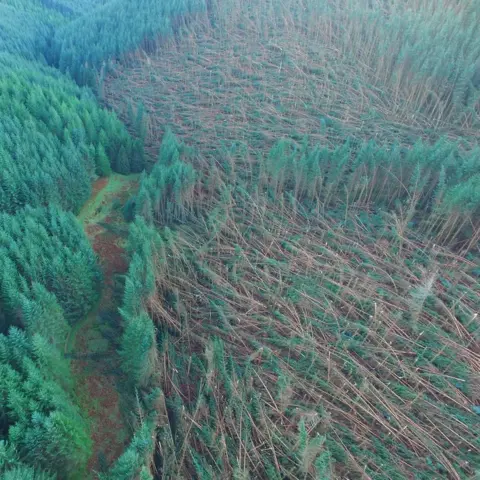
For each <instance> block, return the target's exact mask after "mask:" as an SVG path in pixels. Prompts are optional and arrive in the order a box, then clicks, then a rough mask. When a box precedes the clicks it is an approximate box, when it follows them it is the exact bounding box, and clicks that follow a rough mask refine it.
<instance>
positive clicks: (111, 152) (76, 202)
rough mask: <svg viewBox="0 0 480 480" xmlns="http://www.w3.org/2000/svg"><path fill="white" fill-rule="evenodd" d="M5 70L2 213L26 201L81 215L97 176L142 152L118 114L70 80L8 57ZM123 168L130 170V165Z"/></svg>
mask: <svg viewBox="0 0 480 480" xmlns="http://www.w3.org/2000/svg"><path fill="white" fill-rule="evenodd" d="M0 65H1V67H2V68H3V69H5V70H4V75H2V78H1V80H0V108H1V111H2V114H1V115H0V127H1V129H2V132H3V137H2V138H3V142H2V146H1V147H0V183H1V184H2V187H3V188H2V189H1V190H0V211H7V212H15V211H16V210H17V209H19V208H21V207H22V206H24V205H27V204H30V205H32V206H43V205H47V204H56V205H59V206H61V207H62V208H64V209H66V210H72V211H74V212H76V211H78V210H79V209H80V207H81V206H82V205H83V203H85V201H86V200H87V199H88V197H89V195H90V190H91V189H90V183H91V181H92V178H93V175H94V174H95V173H97V174H99V175H108V174H109V173H110V164H111V165H112V166H113V168H114V169H115V168H116V166H117V164H118V163H119V161H118V158H120V157H121V158H125V156H128V155H133V152H134V151H135V149H138V148H139V147H138V146H137V147H135V148H134V144H133V143H132V140H131V139H130V137H129V135H128V133H127V131H126V129H125V127H124V126H123V125H122V124H121V123H120V122H119V120H118V119H117V118H116V116H115V115H114V114H111V113H108V112H107V111H105V110H102V109H100V108H99V107H98V105H97V104H96V103H95V101H94V99H93V97H92V95H91V94H90V93H89V92H88V91H86V90H82V89H80V88H79V87H77V86H76V85H74V84H73V82H72V81H71V80H68V79H67V78H62V77H60V76H59V75H58V73H56V72H55V71H54V70H52V69H48V68H45V67H40V66H39V65H37V64H35V63H29V62H25V61H18V60H15V59H14V58H13V57H11V56H8V55H5V54H0ZM109 159H110V160H109ZM119 168H120V165H119ZM121 171H122V173H128V172H129V171H130V170H129V164H128V163H127V164H126V165H123V164H122V165H121Z"/></svg>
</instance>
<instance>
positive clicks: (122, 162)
mask: <svg viewBox="0 0 480 480" xmlns="http://www.w3.org/2000/svg"><path fill="white" fill-rule="evenodd" d="M115 171H116V172H118V173H121V174H123V175H128V174H129V173H130V160H129V158H128V153H127V150H126V149H125V147H124V146H123V145H122V146H121V147H120V150H119V151H118V155H117V158H116V161H115Z"/></svg>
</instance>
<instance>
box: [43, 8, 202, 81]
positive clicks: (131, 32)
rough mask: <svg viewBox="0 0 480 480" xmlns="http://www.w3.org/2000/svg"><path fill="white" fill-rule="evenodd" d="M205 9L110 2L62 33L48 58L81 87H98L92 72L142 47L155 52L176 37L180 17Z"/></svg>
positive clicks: (54, 43) (84, 16)
mask: <svg viewBox="0 0 480 480" xmlns="http://www.w3.org/2000/svg"><path fill="white" fill-rule="evenodd" d="M204 9H205V2H204V0H169V1H162V2H158V1H155V0H140V1H137V2H135V3H132V2H129V1H126V0H110V1H107V2H106V3H104V4H103V5H99V6H98V8H96V9H94V10H93V11H91V12H89V13H88V14H87V15H83V16H80V17H78V18H77V19H75V20H73V21H72V22H70V23H68V24H67V25H65V26H64V27H63V28H60V29H58V30H57V31H56V32H55V36H54V39H53V42H52V46H51V50H50V51H49V54H48V57H49V59H50V61H51V62H52V63H53V64H55V65H56V66H58V67H59V68H60V70H61V71H62V72H69V73H70V74H71V75H72V77H73V78H74V79H75V80H76V81H77V82H79V83H80V84H84V85H85V84H88V85H94V84H95V74H94V72H93V71H92V70H91V69H92V68H94V69H100V68H102V67H103V68H105V65H106V64H107V63H108V62H109V61H110V60H124V59H125V58H126V56H127V55H128V53H130V52H132V51H133V50H135V49H136V48H138V47H143V48H144V49H146V50H152V49H153V48H154V47H155V46H156V45H157V39H158V38H164V37H167V36H170V35H172V34H173V33H174V31H175V24H176V22H177V21H178V17H179V16H181V15H185V14H188V13H192V12H196V11H200V10H204Z"/></svg>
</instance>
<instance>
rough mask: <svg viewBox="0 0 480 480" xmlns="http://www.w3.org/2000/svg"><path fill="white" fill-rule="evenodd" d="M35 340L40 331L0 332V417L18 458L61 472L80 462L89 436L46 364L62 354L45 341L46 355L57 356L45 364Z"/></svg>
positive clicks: (86, 451)
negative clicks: (35, 333) (18, 455)
mask: <svg viewBox="0 0 480 480" xmlns="http://www.w3.org/2000/svg"><path fill="white" fill-rule="evenodd" d="M39 342H41V338H40V336H36V337H35V338H34V339H33V340H31V339H30V338H28V337H27V335H26V334H25V333H24V332H22V331H20V330H18V329H16V328H13V327H12V328H11V329H10V330H9V332H8V335H6V336H5V335H0V372H1V375H0V399H1V402H0V418H2V422H4V423H6V425H8V440H9V443H10V445H12V446H15V449H16V450H17V451H18V452H20V453H21V461H22V462H24V463H26V464H29V465H31V466H34V467H35V468H44V469H45V470H48V471H53V472H58V473H59V474H60V475H61V476H62V477H65V476H69V475H72V474H73V473H75V472H79V471H81V470H82V469H83V468H84V466H85V464H86V462H87V460H88V457H89V455H90V448H91V444H90V438H89V436H88V433H87V426H86V423H85V421H84V420H83V419H82V417H81V416H80V414H79V411H78V409H77V408H76V407H74V404H73V402H72V398H71V397H70V394H69V393H68V392H67V391H66V390H65V389H63V388H62V386H61V385H60V384H59V383H58V381H57V380H56V376H58V375H59V374H60V373H61V372H59V371H57V370H52V369H55V368H56V367H57V365H58V364H60V363H62V362H65V360H63V359H61V358H60V356H59V355H58V354H57V353H55V352H54V349H55V347H53V346H52V345H50V346H49V352H48V356H49V357H51V356H52V354H53V355H56V357H57V361H56V363H55V364H54V365H52V364H51V365H49V366H47V365H46V363H45V360H46V359H45V356H44V355H43V349H39V348H38V345H39ZM66 371H68V369H67V370H66ZM63 380H64V381H66V380H67V379H63ZM13 463H14V462H13ZM27 470H28V469H27ZM12 475H13V473H12ZM34 478H36V477H34Z"/></svg>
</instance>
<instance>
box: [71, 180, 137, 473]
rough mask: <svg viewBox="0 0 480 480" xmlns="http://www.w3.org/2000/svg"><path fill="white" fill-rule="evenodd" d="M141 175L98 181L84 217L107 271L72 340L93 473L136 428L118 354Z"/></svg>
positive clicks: (113, 457)
mask: <svg viewBox="0 0 480 480" xmlns="http://www.w3.org/2000/svg"><path fill="white" fill-rule="evenodd" d="M138 178H139V176H138V175H129V176H123V175H116V174H114V175H112V176H110V177H108V178H101V179H99V180H97V181H96V182H95V183H94V185H93V191H92V195H91V197H90V199H89V201H88V202H87V203H86V204H85V206H84V207H83V209H82V210H81V212H80V214H79V215H78V219H79V220H80V221H81V222H82V224H83V226H84V228H85V232H86V233H87V235H88V237H89V239H90V241H91V243H92V247H93V249H94V250H95V252H96V254H97V255H98V258H99V262H100V266H101V268H102V272H103V276H104V278H103V289H102V292H101V296H100V299H99V301H98V302H97V304H96V306H95V307H94V308H93V309H92V311H91V312H90V313H89V315H88V316H87V317H86V318H85V319H84V320H83V321H82V322H80V323H79V324H78V325H77V326H76V327H75V329H74V330H73V331H72V333H71V335H70V338H69V341H68V344H67V346H66V355H67V356H68V357H70V358H71V362H72V370H73V373H74V375H75V378H76V381H77V395H78V396H79V398H80V403H81V406H82V408H83V410H84V412H87V415H88V417H89V419H90V429H91V438H92V442H93V455H92V458H91V459H90V461H89V464H88V471H89V473H90V478H96V474H95V472H100V471H103V470H105V469H106V468H107V467H108V466H110V465H111V464H112V463H113V462H114V461H115V460H116V459H117V458H118V457H119V456H120V455H121V453H122V452H123V450H124V447H125V445H126V444H127V443H128V441H129V433H130V429H129V427H128V425H127V424H126V422H125V418H124V416H123V415H122V408H121V404H122V395H121V393H119V392H121V385H119V382H121V370H120V359H119V356H118V353H117V351H118V347H119V343H118V342H119V330H120V323H121V319H120V315H119V313H118V307H119V305H120V302H121V299H122V295H123V275H125V273H126V272H127V269H128V263H127V260H126V258H125V252H124V245H125V241H126V239H127V236H128V225H127V223H126V222H125V220H124V218H123V213H122V207H123V205H124V204H125V202H126V201H127V200H128V198H129V197H130V195H131V194H132V191H134V190H135V189H136V187H137V186H138Z"/></svg>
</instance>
